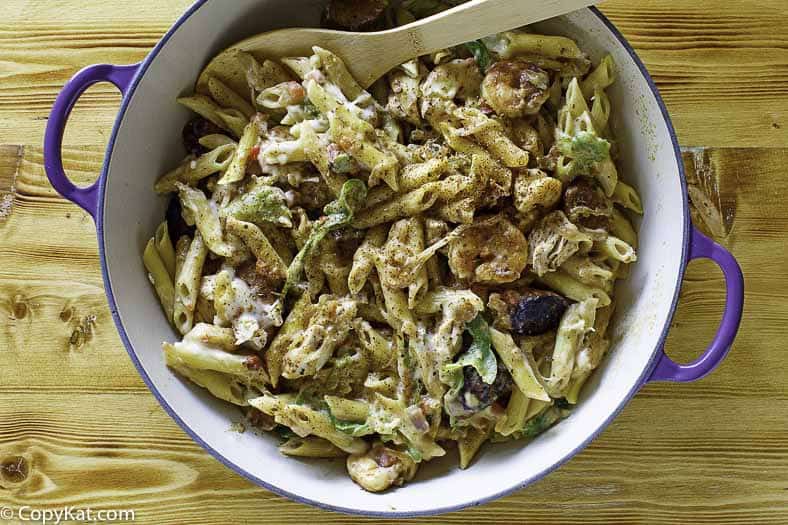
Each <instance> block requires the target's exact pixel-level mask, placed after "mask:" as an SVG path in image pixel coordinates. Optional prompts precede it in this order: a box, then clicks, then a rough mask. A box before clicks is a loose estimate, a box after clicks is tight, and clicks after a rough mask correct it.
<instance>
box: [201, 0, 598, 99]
mask: <svg viewBox="0 0 788 525" xmlns="http://www.w3.org/2000/svg"><path fill="white" fill-rule="evenodd" d="M599 1H600V0H530V1H524V0H471V1H470V2H467V3H465V4H461V5H459V6H457V7H454V8H452V9H448V10H446V11H442V12H440V13H438V14H435V15H433V16H431V17H429V18H425V19H423V20H419V21H417V22H413V23H411V24H408V25H405V26H402V27H397V28H394V29H389V30H386V31H377V32H373V33H351V32H345V31H333V30H329V29H313V28H303V29H279V30H276V31H270V32H268V33H261V34H259V35H256V36H253V37H251V38H247V39H246V40H243V41H242V42H239V43H237V44H235V45H233V46H231V47H229V48H228V49H226V50H224V51H222V52H221V53H220V54H219V55H217V56H216V57H215V58H214V59H213V60H211V62H210V63H209V64H208V66H207V67H206V68H205V69H204V70H203V72H202V73H201V74H200V77H199V79H198V80H197V86H196V90H197V91H198V92H200V93H207V83H208V79H209V78H210V77H211V76H216V77H218V78H220V79H222V80H224V81H225V82H226V83H227V84H229V85H230V87H232V88H234V89H236V90H237V91H238V92H239V93H244V92H246V90H247V87H246V85H245V81H244V80H243V77H239V76H238V75H233V74H232V73H230V71H231V70H233V69H235V70H236V71H237V64H238V62H237V59H236V56H237V53H238V51H246V52H248V53H251V54H252V55H254V56H256V57H258V58H269V59H278V58H283V57H293V56H309V55H311V54H312V46H320V47H322V48H325V49H328V50H329V51H332V52H334V53H336V54H337V55H338V56H339V57H340V58H342V59H343V60H344V61H345V64H346V65H347V67H348V69H349V70H350V72H351V73H352V74H353V76H354V77H355V78H356V80H357V81H358V82H359V84H361V85H362V86H363V87H365V88H366V87H368V86H369V85H370V84H372V83H373V82H374V81H375V80H377V79H378V78H380V77H381V76H383V75H384V74H385V73H386V72H388V71H389V70H391V69H393V68H394V67H395V66H398V65H399V64H401V63H403V62H406V61H408V60H410V59H411V58H414V57H418V56H422V55H427V54H429V53H433V52H435V51H438V50H440V49H445V48H447V47H451V46H456V45H458V44H462V43H464V42H470V41H471V40H477V39H479V38H482V37H485V36H488V35H492V34H495V33H499V32H501V31H507V30H510V29H514V28H517V27H521V26H524V25H528V24H533V23H535V22H539V21H541V20H546V19H548V18H552V17H555V16H558V15H562V14H565V13H569V12H571V11H575V10H578V9H581V8H583V7H586V6H589V5H593V4H596V3H598V2H599Z"/></svg>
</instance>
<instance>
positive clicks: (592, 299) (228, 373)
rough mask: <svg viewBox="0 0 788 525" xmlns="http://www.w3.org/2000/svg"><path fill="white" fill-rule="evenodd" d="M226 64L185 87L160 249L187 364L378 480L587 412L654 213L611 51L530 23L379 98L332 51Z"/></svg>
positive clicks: (363, 476) (394, 77)
mask: <svg viewBox="0 0 788 525" xmlns="http://www.w3.org/2000/svg"><path fill="white" fill-rule="evenodd" d="M227 68H228V70H229V71H230V73H232V74H228V75H227V76H226V78H220V76H219V75H217V76H215V77H211V78H210V79H209V80H208V82H207V84H206V87H205V89H200V90H198V92H197V93H195V94H194V95H192V96H187V97H183V98H181V99H179V100H178V102H180V103H181V104H182V105H184V106H185V107H187V108H189V109H190V110H192V111H193V112H194V113H195V114H196V117H194V118H193V119H192V120H190V121H189V123H188V124H187V125H186V127H185V128H184V133H183V140H184V145H185V147H186V150H187V152H188V156H187V157H186V158H185V160H184V161H183V163H181V164H180V165H179V166H177V167H176V168H175V169H173V170H172V171H170V172H169V173H166V174H165V175H163V176H162V177H161V178H159V179H158V181H157V182H156V183H155V187H154V189H155V191H156V192H157V193H159V194H172V199H171V201H170V205H169V208H168V211H167V217H166V220H165V221H163V222H162V223H161V225H160V226H159V228H158V229H157V231H156V232H155V235H154V237H153V238H152V239H150V241H149V242H148V244H147V246H146V247H145V251H144V255H143V261H144V264H145V267H146V269H147V271H148V275H149V277H150V280H151V283H152V285H153V288H154V290H155V292H156V293H157V294H158V297H159V299H160V301H161V305H162V308H163V311H164V313H165V314H166V316H167V319H168V321H169V322H170V323H171V324H172V326H173V327H174V329H175V330H176V331H177V332H179V333H180V334H181V335H182V339H181V340H180V341H177V342H165V343H164V344H163V351H164V357H165V360H166V363H167V365H168V366H169V367H170V368H171V370H173V371H174V372H175V373H177V374H178V375H179V376H180V377H182V378H185V379H187V380H189V381H191V382H192V383H195V384H196V385H199V386H200V387H202V388H204V389H206V390H207V391H208V392H210V393H211V394H212V395H214V396H216V397H217V398H220V399H222V400H224V401H226V402H229V403H232V404H234V405H237V406H239V407H242V410H243V411H244V413H245V414H246V416H247V418H248V419H247V422H248V423H249V424H251V425H254V426H255V427H257V428H260V429H263V430H266V431H272V432H275V433H278V434H279V435H280V436H281V438H282V444H281V446H280V450H281V452H282V453H284V454H287V455H291V456H300V457H309V458H334V457H345V458H346V462H347V470H348V473H349V475H350V476H351V478H352V479H353V480H354V481H355V482H356V483H358V484H359V485H360V486H361V487H363V488H364V489H367V490H370V491H382V490H385V489H387V488H389V487H390V486H392V485H401V484H403V483H404V482H406V481H408V480H410V479H412V478H413V477H414V475H415V474H416V471H417V469H418V466H419V465H420V464H421V463H422V462H426V461H429V460H431V459H433V458H436V457H440V456H444V455H445V454H447V453H449V451H450V450H451V449H453V448H456V449H457V450H458V453H459V463H460V467H461V468H466V467H468V466H469V464H470V463H471V461H472V459H473V457H474V455H476V453H477V451H478V450H479V448H480V447H481V445H482V444H483V443H484V442H486V441H491V442H500V441H507V440H519V439H524V440H528V439H531V438H533V437H535V436H537V435H538V434H540V433H541V432H543V431H544V430H546V429H547V428H549V427H550V426H552V425H553V424H555V423H556V422H558V421H559V420H561V419H562V418H564V417H567V416H569V415H570V413H571V410H572V407H573V406H574V405H575V404H576V403H577V402H578V399H579V396H580V392H581V389H582V388H583V385H584V383H586V380H587V379H588V378H589V376H590V374H591V373H592V371H593V370H594V369H595V368H597V366H598V365H599V364H600V362H601V360H602V358H603V356H604V354H605V352H606V351H607V349H608V346H609V339H608V336H607V332H608V330H607V328H608V323H609V320H610V318H611V315H612V313H613V306H614V305H613V300H612V298H613V295H614V293H613V292H614V287H615V283H616V281H617V280H618V279H622V278H625V277H626V276H627V274H628V271H629V268H630V266H631V264H632V263H633V262H634V261H635V260H636V254H635V250H636V248H637V236H636V233H635V230H634V228H633V226H632V224H631V222H630V219H629V216H630V214H631V213H642V209H641V205H640V199H639V197H638V195H637V193H636V191H635V190H634V189H633V188H632V187H630V186H629V185H627V184H626V183H625V182H623V181H622V180H621V178H620V176H619V174H618V172H617V169H616V161H615V159H616V144H615V141H614V139H613V136H612V133H611V126H610V125H609V117H610V113H611V109H612V108H611V107H610V101H609V99H608V97H607V95H606V92H605V90H606V89H607V88H608V87H609V86H610V85H612V84H613V82H614V81H615V68H614V64H613V61H612V59H611V57H610V56H606V57H604V58H602V59H601V61H599V62H598V63H597V64H592V62H591V61H590V60H589V58H588V57H587V56H586V55H585V54H584V53H583V51H582V50H581V49H580V48H579V47H578V46H577V44H576V43H575V42H574V41H572V40H571V39H568V38H565V37H560V36H548V35H538V34H534V33H532V32H530V31H529V30H528V29H523V30H518V31H512V32H506V33H502V34H498V35H494V36H491V37H488V38H485V39H482V40H480V41H476V42H470V43H468V44H465V45H463V46H458V47H456V48H452V49H446V50H443V51H440V52H438V53H434V54H432V55H429V56H424V57H420V58H418V59H413V60H410V61H408V62H406V63H404V64H402V65H400V66H399V67H397V68H395V69H394V70H392V71H391V72H390V73H388V74H387V75H386V76H385V77H384V78H383V79H380V80H379V81H378V82H376V83H374V84H373V85H372V86H371V87H370V88H369V90H365V89H363V88H362V87H361V86H360V85H359V84H358V83H357V82H356V81H355V80H354V79H353V78H352V76H351V75H350V73H349V72H348V70H347V68H346V67H345V64H344V63H343V61H342V60H341V59H340V57H338V56H337V55H335V54H334V53H332V52H331V50H328V49H321V48H319V47H315V48H314V49H313V54H312V55H311V56H306V57H293V58H284V59H282V60H277V61H274V60H268V59H264V58H263V57H262V56H256V55H254V56H253V55H251V54H247V53H243V52H239V53H237V55H236V59H235V62H234V63H232V64H228V65H227ZM229 78H232V79H234V80H228V79H229ZM239 82H240V84H241V87H242V88H243V89H240V88H239V87H238V84H239Z"/></svg>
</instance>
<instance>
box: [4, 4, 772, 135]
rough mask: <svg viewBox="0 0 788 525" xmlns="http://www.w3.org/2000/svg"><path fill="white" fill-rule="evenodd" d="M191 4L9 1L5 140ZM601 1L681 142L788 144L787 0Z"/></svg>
mask: <svg viewBox="0 0 788 525" xmlns="http://www.w3.org/2000/svg"><path fill="white" fill-rule="evenodd" d="M71 3H74V2H71ZM189 4H190V2H189V1H188V0H178V1H174V2H156V1H154V0H141V1H139V2H134V4H133V7H131V6H129V5H128V4H124V3H115V4H114V5H111V4H110V3H108V2H101V3H100V5H102V6H104V9H102V8H101V7H99V6H97V5H96V4H94V3H92V2H91V3H86V4H82V5H80V6H69V8H68V9H52V8H51V7H50V6H51V5H52V4H51V2H45V1H43V0H36V1H25V0H11V1H10V2H6V3H5V4H4V6H8V5H10V6H11V7H10V9H9V8H7V7H6V9H5V12H10V13H13V15H12V18H11V19H9V20H5V21H3V22H2V23H0V78H2V80H3V81H2V82H1V83H0V137H4V136H12V135H13V136H14V137H15V140H14V142H15V143H22V144H26V143H30V144H36V143H39V141H40V138H41V136H42V132H43V129H44V125H45V123H46V118H47V115H48V113H49V109H50V107H51V103H52V101H53V100H54V98H55V96H56V95H57V93H58V91H59V89H60V87H61V86H62V85H63V84H64V83H65V82H66V80H67V79H68V78H69V77H70V76H71V75H73V74H74V73H75V72H76V71H77V70H79V69H80V68H81V67H83V66H86V65H88V64H92V63H99V62H111V63H118V64H126V63H132V62H136V61H138V60H141V59H142V58H144V57H145V55H146V54H147V52H148V51H149V50H150V48H152V47H153V45H154V44H155V43H156V41H157V40H158V38H159V37H160V36H161V35H162V34H164V32H165V31H166V30H167V29H168V28H169V27H170V25H171V24H172V22H173V21H174V20H175V19H176V18H177V17H178V16H179V15H180V14H181V13H182V12H183V11H184V10H185V8H186V7H187V6H188V5H189ZM120 5H125V7H117V6H120ZM601 9H602V11H603V12H604V13H605V14H607V15H608V16H610V18H611V20H612V21H613V22H614V23H615V24H616V25H617V26H618V27H619V29H620V30H621V31H622V32H623V33H624V35H625V36H626V37H627V38H628V39H629V40H630V42H631V43H632V44H633V45H634V47H635V49H636V50H637V52H638V54H639V55H640V56H641V58H643V60H644V62H645V63H646V66H647V67H648V68H649V71H651V73H652V75H653V76H654V78H655V80H656V82H657V85H658V87H659V88H660V91H661V92H662V94H663V96H664V98H665V100H666V102H667V105H668V109H669V110H670V113H671V115H672V117H673V120H674V123H675V124H676V128H677V130H678V133H679V139H680V141H681V143H682V144H683V145H686V146H700V145H702V146H707V147H783V146H785V144H787V143H788V52H786V51H788V37H786V35H788V13H786V9H785V3H784V2H783V0H759V1H754V0H731V1H729V2H726V3H725V8H724V9H721V8H720V4H719V2H717V1H715V0H677V1H670V0H644V1H640V2H638V3H636V4H635V3H632V2H629V1H628V0H608V1H606V2H604V3H603V4H602V5H601ZM53 11H57V12H58V16H57V17H54V16H53ZM61 15H62V16H64V17H65V18H64V19H63V20H61V19H60V16H61ZM20 20H24V21H25V23H24V24H20V23H18V22H19V21H20ZM732 64H736V66H735V69H733V67H732ZM118 100H119V97H118V95H117V93H116V92H115V90H114V88H113V87H111V86H107V85H99V86H94V87H92V88H91V89H90V90H88V92H87V93H86V94H85V95H84V96H83V98H82V99H81V100H80V102H79V104H78V105H77V107H76V109H75V111H74V114H73V117H72V119H71V120H70V125H69V130H68V131H67V135H66V142H67V143H68V144H73V145H81V144H86V145H93V144H102V143H104V142H105V141H106V137H107V135H108V134H109V132H110V130H111V128H112V123H113V120H114V117H115V114H116V112H117V107H118ZM6 141H7V140H6Z"/></svg>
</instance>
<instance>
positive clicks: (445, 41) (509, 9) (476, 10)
mask: <svg viewBox="0 0 788 525" xmlns="http://www.w3.org/2000/svg"><path fill="white" fill-rule="evenodd" d="M599 1H600V0H531V1H523V0H472V1H470V2H467V3H465V4H462V5H459V6H457V7H454V8H452V9H449V10H447V11H443V12H441V13H438V14H436V15H434V16H431V17H429V18H425V19H424V20H420V21H418V22H414V23H412V24H409V25H407V26H405V27H402V28H400V29H395V30H392V32H397V31H403V32H405V33H407V35H408V37H409V38H408V42H409V43H410V44H411V49H410V50H408V51H409V52H410V53H412V54H410V56H408V57H406V58H405V60H407V59H409V58H412V57H414V56H420V55H426V54H428V53H432V52H435V51H438V50H440V49H444V48H447V47H451V46H456V45H458V44H462V43H463V42H469V41H471V40H477V39H479V38H482V37H485V36H488V35H491V34H494V33H500V32H501V31H508V30H510V29H514V28H517V27H521V26H524V25H527V24H533V23H535V22H539V21H541V20H546V19H548V18H552V17H554V16H558V15H562V14H566V13H569V12H572V11H576V10H578V9H581V8H583V7H587V6H589V5H593V4H596V3H598V2H599ZM403 54H406V53H405V51H404V50H403Z"/></svg>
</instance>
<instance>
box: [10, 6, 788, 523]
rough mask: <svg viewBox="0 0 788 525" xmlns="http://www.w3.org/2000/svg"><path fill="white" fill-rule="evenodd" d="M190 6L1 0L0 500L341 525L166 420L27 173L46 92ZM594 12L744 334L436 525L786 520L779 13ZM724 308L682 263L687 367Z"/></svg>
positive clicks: (784, 98) (149, 40) (77, 160)
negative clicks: (672, 151) (507, 492)
mask: <svg viewBox="0 0 788 525" xmlns="http://www.w3.org/2000/svg"><path fill="white" fill-rule="evenodd" d="M189 3H190V0H169V1H167V2H162V1H160V0H134V1H130V0H127V1H109V0H95V1H92V2H81V1H77V0H58V1H53V0H4V1H3V2H2V6H3V7H2V10H1V11H0V12H2V17H0V403H1V404H0V463H2V465H3V468H2V469H0V506H3V505H10V506H13V507H18V506H21V505H31V506H34V507H40V508H56V507H61V506H63V505H75V506H78V507H93V508H101V507H114V508H129V509H134V510H135V511H136V519H137V521H138V522H140V523H241V522H266V523H285V522H286V523H301V522H304V523H305V522H312V523H328V522H333V523H346V522H351V521H358V520H355V519H353V518H349V517H346V516H342V515H339V514H332V513H327V512H322V511H319V510H316V509H313V508H310V507H307V506H304V505H300V504H297V503H293V502H290V501H288V500H285V499H283V498H280V497H278V496H275V495H273V494H270V493H268V492H266V491H265V490H262V489H260V488H257V487H256V486H255V485H253V484H252V483H249V482H248V481H246V480H244V479H243V478H241V477H240V476H238V475H236V474H234V473H233V472H232V471H230V470H229V469H227V468H225V467H223V466H222V465H221V464H220V463H219V462H218V461H216V460H214V459H213V458H212V457H211V456H209V455H208V454H207V453H206V452H204V451H203V450H202V449H201V448H199V447H198V446H197V445H195V444H194V443H193V442H192V441H191V440H190V439H189V438H188V437H187V436H186V435H185V434H184V433H183V431H181V429H180V428H179V427H178V426H177V425H176V424H175V423H174V422H173V421H172V420H171V419H170V418H169V417H168V416H167V415H166V414H165V413H164V411H163V410H162V409H161V408H160V407H159V405H158V403H157V402H156V400H155V399H154V398H153V396H152V395H151V394H150V393H149V392H148V390H147V389H146V387H145V385H144V384H143V383H142V381H141V380H140V378H139V377H138V375H137V372H136V371H135V369H134V367H133V366H132V364H131V362H130V360H129V358H128V357H127V355H126V352H125V351H124V349H123V346H122V344H121V342H120V340H119V338H118V335H117V333H116V331H115V327H114V325H113V323H112V320H111V317H110V313H109V309H108V308H107V302H106V300H105V298H104V290H103V288H102V282H101V273H100V270H99V260H98V255H97V249H96V236H95V231H94V228H93V223H92V221H91V219H90V217H88V216H87V215H86V214H85V213H84V212H82V211H81V210H80V209H78V208H77V207H76V206H74V205H72V204H70V203H68V202H67V201H65V200H64V199H62V198H60V197H58V196H57V195H56V194H55V192H54V190H53V189H52V188H51V187H50V186H49V184H48V183H47V181H46V178H45V176H44V170H43V166H42V151H41V149H42V148H41V144H42V134H43V129H44V125H45V124H46V119H47V115H48V113H49V109H50V107H51V105H52V102H53V100H54V98H55V95H56V94H57V92H58V91H59V89H60V88H61V86H62V85H63V83H64V82H65V81H66V80H67V79H68V78H69V77H70V76H71V75H72V74H73V73H74V72H76V71H77V70H78V69H79V68H81V67H83V66H85V65H87V64H92V63H96V62H114V63H131V62H135V61H138V60H140V59H142V58H143V57H144V56H145V55H146V53H148V51H149V50H150V49H151V48H152V47H153V45H154V44H155V43H156V41H157V39H158V38H159V37H160V36H161V35H162V34H163V33H164V32H165V31H166V30H167V29H168V28H169V26H170V25H171V24H172V22H173V21H174V20H175V19H176V17H177V16H178V15H179V14H180V13H181V12H182V11H184V10H185V8H186V7H187V6H188V5H189ZM602 10H603V11H604V12H605V13H606V14H607V15H608V16H610V18H611V19H612V20H613V21H614V22H615V24H616V25H617V26H618V27H619V28H620V29H621V30H622V31H623V33H624V34H625V35H626V36H627V38H629V40H630V42H631V43H632V44H633V45H634V47H635V48H636V49H637V51H638V53H639V54H640V56H641V57H642V58H643V60H644V61H645V63H646V64H647V66H648V68H649V70H650V71H651V73H652V75H653V76H654V78H655V80H656V82H657V84H658V85H659V88H660V90H661V91H662V95H663V97H664V98H665V101H666V102H667V105H668V108H669V110H670V113H671V115H672V117H673V122H674V123H675V125H676V128H677V130H678V134H679V140H680V142H681V144H682V145H683V146H684V147H686V148H687V153H686V157H685V161H686V164H687V166H688V168H689V174H690V179H691V182H692V184H693V186H692V187H693V193H692V195H693V200H694V204H695V205H696V214H695V215H696V220H699V221H701V222H703V220H704V219H703V218H704V217H705V218H712V219H713V218H714V217H715V216H716V217H717V218H718V219H721V220H717V221H713V220H712V221H710V223H711V224H718V226H716V227H713V228H712V230H713V232H712V233H713V234H714V235H715V237H716V238H717V239H718V240H719V241H721V242H722V243H724V244H725V245H726V246H727V247H729V248H730V249H732V251H733V252H734V254H735V255H736V256H737V257H738V259H739V261H740V263H741V265H742V267H743V269H744V273H745V276H746V279H747V297H746V313H745V319H744V322H743V324H742V327H741V332H740V333H739V338H738V339H737V341H736V344H735V346H734V348H733V351H732V352H731V354H730V356H729V357H728V359H727V360H726V361H725V362H724V363H723V364H722V366H720V368H719V369H718V370H716V371H715V372H714V373H713V374H712V375H711V376H709V377H708V378H706V379H704V380H702V381H700V382H697V383H695V384H689V385H672V384H659V385H650V386H648V387H646V388H645V389H643V391H642V392H641V393H640V394H638V396H637V397H636V398H635V399H634V400H633V401H632V403H631V404H630V405H629V406H628V407H627V408H626V409H625V410H624V411H623V412H622V413H621V415H620V416H619V417H618V418H617V419H616V420H615V422H614V423H613V424H612V425H611V426H610V427H609V428H608V429H607V430H606V431H605V432H604V433H603V434H602V435H601V436H600V437H599V438H598V439H597V440H596V441H595V442H594V443H593V444H592V445H591V446H590V447H588V449H586V450H585V451H584V452H582V453H581V454H579V455H578V456H577V457H575V458H574V459H572V460H571V461H570V462H569V463H568V464H567V465H565V466H564V467H563V468H561V469H560V470H559V471H557V472H556V473H554V474H552V475H550V476H548V477H547V478H546V479H544V480H542V481H540V482H538V483H536V484H535V485H533V486H532V487H530V488H528V489H526V490H523V491H521V492H519V493H517V494H515V495H513V496H510V497H508V498H505V499H502V500H500V501H496V502H494V503H491V504H488V505H484V506H482V507H480V508H475V509H470V510H466V511H463V512H459V513H454V514H450V515H447V516H443V517H440V518H436V519H435V520H434V521H435V522H446V523H448V522H467V523H514V522H522V523H526V522H527V523H532V524H533V523H547V522H551V523H553V522H554V523H563V524H566V523H581V522H582V523H612V522H621V523H633V522H653V523H662V522H670V523H691V522H699V523H700V522H702V523H756V522H758V523H788V374H787V373H786V357H787V356H788V354H786V350H785V349H786V340H788V297H787V294H788V277H786V270H788V252H786V249H787V248H788V242H786V239H788V206H786V197H787V196H788V149H786V148H788V4H786V2H785V0H726V1H722V0H718V1H714V0H680V1H677V0H638V1H636V2H633V1H631V0H611V1H608V2H605V3H603V4H602ZM118 102H119V96H118V94H117V93H116V92H115V91H114V90H113V89H112V88H111V87H110V86H107V85H99V86H96V87H93V88H91V89H90V90H89V91H88V92H87V94H86V95H85V96H83V97H82V99H81V100H80V103H79V105H78V107H77V109H76V110H75V112H74V114H73V116H72V118H71V121H70V124H69V128H68V130H67V132H66V138H65V144H66V150H65V158H66V167H67V170H68V171H69V172H70V174H71V175H72V177H73V178H75V179H77V180H78V181H81V182H83V183H87V182H88V181H90V180H92V179H94V178H95V176H96V174H97V173H98V171H99V169H100V166H101V161H102V156H103V151H104V147H105V144H106V141H107V138H108V134H109V133H110V129H111V126H112V122H113V119H114V116H115V113H116V111H117V107H118ZM698 210H705V211H702V212H698ZM722 305H723V282H722V277H721V274H720V272H719V271H718V270H717V269H716V267H714V266H713V265H712V264H711V263H703V262H695V263H693V264H692V265H691V266H690V269H689V272H688V274H687V278H686V280H685V283H684V288H683V292H682V297H681V304H680V307H679V310H678V313H677V315H676V318H675V322H674V326H673V329H672V331H671V335H670V339H669V343H668V352H669V354H670V355H671V356H672V357H674V358H676V359H683V360H685V361H686V360H689V359H691V358H692V357H693V356H694V355H696V354H697V353H698V352H699V351H700V349H701V347H702V346H703V344H704V343H705V342H707V341H709V340H710V339H711V337H712V335H713V333H714V331H715V327H716V325H717V322H718V320H719V318H720V314H721V311H722ZM18 456H21V457H23V458H24V459H25V460H26V462H27V463H26V465H23V466H27V467H29V468H28V469H27V470H25V469H24V468H23V469H22V470H23V472H21V473H17V472H15V470H16V467H17V466H18V461H17V460H16V459H15V458H17V457H18ZM16 477H18V478H19V479H21V481H20V482H18V483H14V482H13V481H12V478H16ZM0 521H2V520H0ZM424 521H427V520H424Z"/></svg>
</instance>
